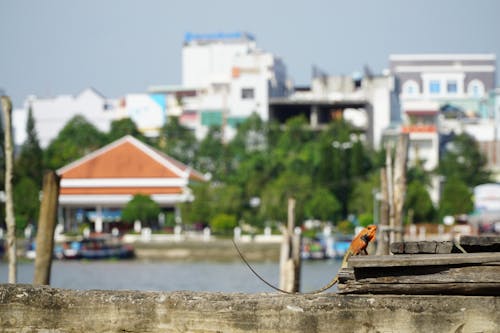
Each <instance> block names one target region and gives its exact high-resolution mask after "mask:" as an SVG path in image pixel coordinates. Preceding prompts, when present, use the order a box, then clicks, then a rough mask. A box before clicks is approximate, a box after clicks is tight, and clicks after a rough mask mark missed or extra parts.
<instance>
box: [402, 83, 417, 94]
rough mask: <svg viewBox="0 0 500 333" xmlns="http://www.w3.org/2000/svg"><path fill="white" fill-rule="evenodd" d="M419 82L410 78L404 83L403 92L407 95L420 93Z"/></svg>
mask: <svg viewBox="0 0 500 333" xmlns="http://www.w3.org/2000/svg"><path fill="white" fill-rule="evenodd" d="M419 90H420V89H419V87H418V83H417V82H416V81H414V80H408V81H405V83H403V94H404V95H406V96H415V95H418V94H419V93H420V91H419Z"/></svg>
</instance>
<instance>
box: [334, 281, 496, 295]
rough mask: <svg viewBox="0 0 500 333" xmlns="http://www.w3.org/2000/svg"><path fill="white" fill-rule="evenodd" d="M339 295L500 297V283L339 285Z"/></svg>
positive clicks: (351, 283) (350, 282)
mask: <svg viewBox="0 0 500 333" xmlns="http://www.w3.org/2000/svg"><path fill="white" fill-rule="evenodd" d="M338 293H339V294H405V295H438V294H439V295H474V296H500V284H499V283H420V284H408V283H402V284H395V283H371V284H368V283H363V284H361V283H355V282H354V281H348V282H347V283H345V284H340V285H338Z"/></svg>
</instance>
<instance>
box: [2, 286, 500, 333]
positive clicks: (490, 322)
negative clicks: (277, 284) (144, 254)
mask: <svg viewBox="0 0 500 333" xmlns="http://www.w3.org/2000/svg"><path fill="white" fill-rule="evenodd" d="M256 331H258V332H261V333H265V332H306V333H307V332H398V333H404V332H427V333H430V332H464V333H465V332H499V331H500V297H463V296H393V295H361V296H350V295H335V294H322V295H310V296H303V295H301V296H294V295H282V294H223V293H200V292H196V293H195V292H185V291H179V292H170V293H167V292H137V291H95V290H94V291H77V290H62V289H53V288H49V287H33V286H31V285H7V284H4V285H0V332H53V333H54V332H256Z"/></svg>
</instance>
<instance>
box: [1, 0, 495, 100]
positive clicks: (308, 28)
mask: <svg viewBox="0 0 500 333" xmlns="http://www.w3.org/2000/svg"><path fill="white" fill-rule="evenodd" d="M499 15H500V1H497V0H475V1H472V0H468V1H465V0H439V1H438V0H418V1H414V0H412V1H409V0H377V1H374V0H349V1H348V0H344V1H340V0H309V1H298V0H288V1H285V0H252V1H238V0H211V1H207V0H199V1H195V0H182V1H173V0H143V1H139V0H137V1H130V0H72V1H69V0H44V1H40V0H0V90H3V93H5V94H7V95H9V96H11V98H12V100H13V103H14V107H15V108H19V107H22V104H23V101H24V100H25V98H26V97H27V96H28V95H36V96H38V97H51V96H56V95H61V94H71V95H76V94H78V93H79V92H81V91H82V90H84V89H85V88H88V87H93V88H94V89H96V90H97V91H99V92H100V93H102V94H103V95H104V96H106V97H109V98H118V97H121V96H123V95H125V94H128V93H141V92H146V91H147V88H148V87H149V86H152V85H158V84H180V83H181V51H182V41H183V38H184V35H185V33H187V32H194V33H210V32H236V31H246V32H250V33H252V34H253V35H254V36H255V37H256V40H257V45H258V46H259V47H260V48H262V49H264V50H266V51H269V52H271V53H273V54H275V55H277V56H280V57H281V58H282V59H283V61H284V62H285V64H286V66H287V70H288V74H289V76H290V77H291V79H292V80H293V81H294V82H295V84H297V85H307V84H309V83H310V78H311V68H312V66H313V65H315V66H318V67H319V68H321V69H322V70H324V71H326V72H327V73H329V74H332V75H335V74H351V73H353V72H356V71H362V70H363V67H364V66H365V65H367V66H369V67H370V68H371V69H372V71H373V72H375V73H379V72H381V71H382V70H383V69H384V68H388V66H389V64H388V62H389V60H388V58H389V55H390V54H394V53H495V54H496V55H497V64H498V58H500V36H499V35H500V16H499ZM497 66H498V65H497ZM498 72H500V70H497V86H498V85H499V84H500V80H499V79H498Z"/></svg>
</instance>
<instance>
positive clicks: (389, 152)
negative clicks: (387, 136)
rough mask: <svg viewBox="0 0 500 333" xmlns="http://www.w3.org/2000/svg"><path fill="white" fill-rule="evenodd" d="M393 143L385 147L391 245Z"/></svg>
mask: <svg viewBox="0 0 500 333" xmlns="http://www.w3.org/2000/svg"><path fill="white" fill-rule="evenodd" d="M392 146H393V145H392V143H389V142H388V143H387V144H386V145H385V149H386V151H385V171H386V173H387V174H386V181H387V204H388V211H389V243H392V242H394V183H393V180H394V178H393V171H392Z"/></svg>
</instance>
